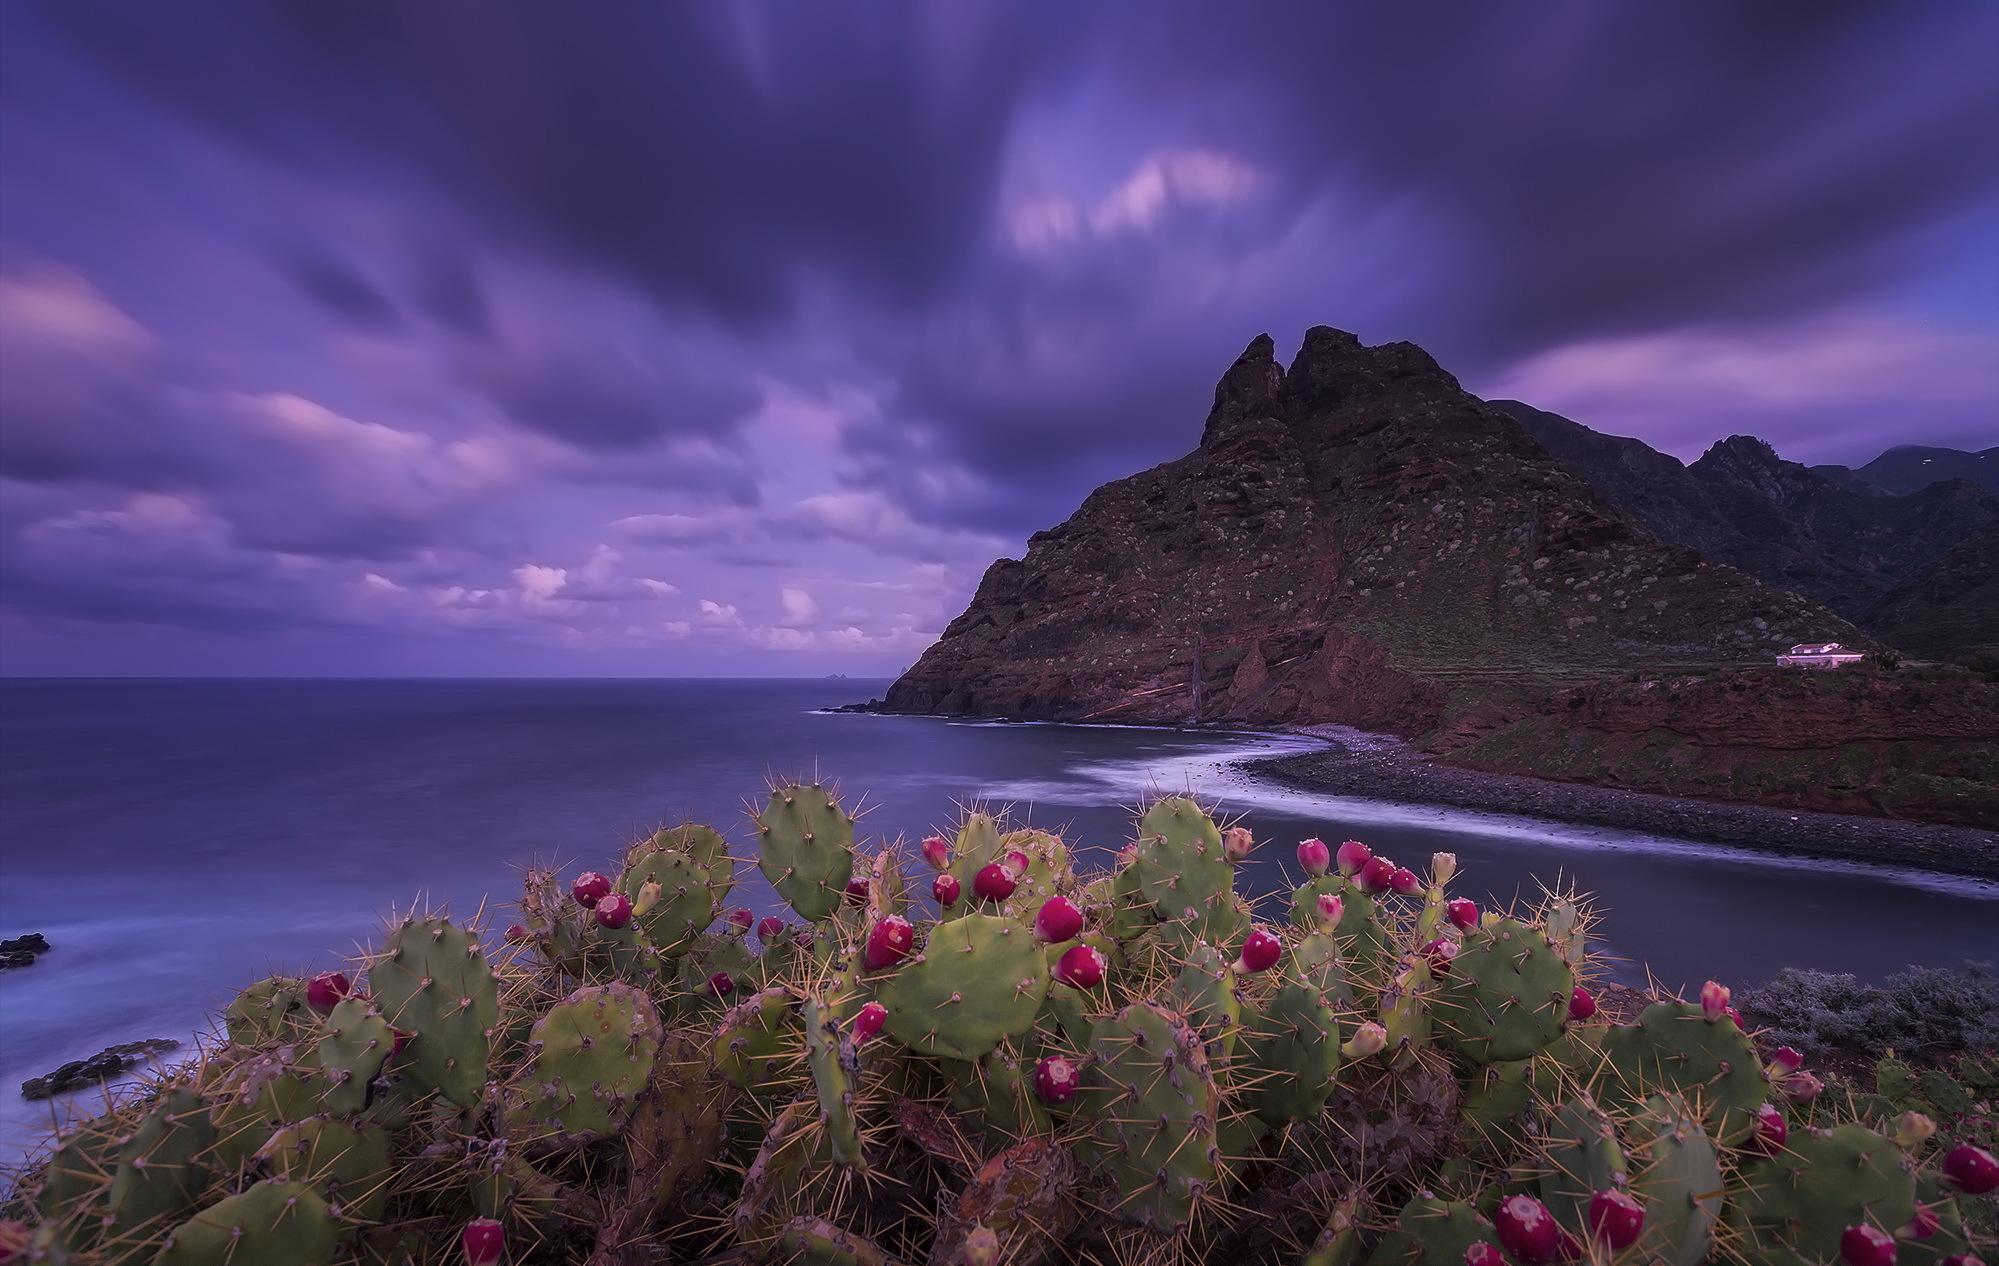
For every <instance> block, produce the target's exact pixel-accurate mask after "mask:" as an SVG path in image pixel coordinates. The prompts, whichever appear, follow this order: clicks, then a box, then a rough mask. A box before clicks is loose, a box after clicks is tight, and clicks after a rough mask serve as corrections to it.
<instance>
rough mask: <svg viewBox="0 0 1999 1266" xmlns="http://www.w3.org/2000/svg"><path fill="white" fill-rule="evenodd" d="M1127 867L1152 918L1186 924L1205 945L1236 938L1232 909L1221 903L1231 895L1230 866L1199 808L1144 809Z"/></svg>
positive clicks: (1184, 804)
mask: <svg viewBox="0 0 1999 1266" xmlns="http://www.w3.org/2000/svg"><path fill="white" fill-rule="evenodd" d="M1131 865H1132V870H1133V872H1134V877H1135V878H1136V879H1137V881H1138V890H1139V893H1140V895H1142V896H1143V897H1144V898H1145V900H1147V901H1149V902H1151V903H1152V912H1153V916H1154V917H1155V918H1158V919H1162V920H1163V919H1175V920H1185V921H1186V922H1188V923H1190V924H1192V925H1193V926H1194V928H1195V929H1196V933H1195V934H1196V935H1197V936H1199V937H1200V938H1201V939H1203V940H1206V941H1207V942H1208V943H1209V944H1215V943H1217V942H1220V941H1224V940H1227V939H1229V938H1230V936H1231V935H1232V934H1233V933H1234V932H1235V930H1236V928H1235V924H1236V923H1237V921H1238V920H1237V918H1236V917H1235V916H1236V911H1235V908H1234V906H1233V905H1232V904H1231V903H1229V902H1227V901H1225V900H1224V897H1225V896H1226V895H1231V894H1232V893H1233V890H1234V884H1235V863H1233V862H1231V861H1230V860H1229V859H1228V855H1227V853H1226V852H1224V851H1223V849H1222V833H1221V831H1220V830H1218V829H1217V828H1216V827H1215V823H1214V820H1213V819H1212V818H1210V817H1209V816H1208V815H1207V814H1206V813H1205V812H1203V811H1202V809H1201V806H1200V805H1198V804H1196V803H1194V802H1193V801H1192V800H1189V799H1188V798H1186V797H1185V796H1172V797H1169V798H1167V799H1164V800H1161V801H1159V802H1158V803H1156V804H1154V805H1153V806H1152V807H1151V808H1149V809H1147V810H1146V811H1145V816H1144V817H1142V818H1140V819H1139V822H1138V842H1137V845H1136V847H1135V848H1134V850H1133V854H1132V863H1131ZM1211 925H1213V926H1211Z"/></svg>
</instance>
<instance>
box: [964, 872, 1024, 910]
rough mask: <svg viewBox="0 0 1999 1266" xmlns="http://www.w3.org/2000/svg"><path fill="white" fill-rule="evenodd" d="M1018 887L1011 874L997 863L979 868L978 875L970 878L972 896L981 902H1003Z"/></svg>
mask: <svg viewBox="0 0 1999 1266" xmlns="http://www.w3.org/2000/svg"><path fill="white" fill-rule="evenodd" d="M1018 887H1020V884H1019V883H1018V882H1016V881H1015V879H1014V877H1013V872H1012V871H1010V870H1008V869H1007V868H1006V867H1004V866H1002V865H1000V864H999V863H998V862H992V863H989V864H988V865H985V866H981V867H980V868H979V873H978V874H976V875H974V876H972V895H973V896H975V897H977V898H978V899H979V900H981V901H1005V900H1006V899H1007V898H1008V897H1011V896H1012V895H1013V890H1014V889H1015V888H1018Z"/></svg>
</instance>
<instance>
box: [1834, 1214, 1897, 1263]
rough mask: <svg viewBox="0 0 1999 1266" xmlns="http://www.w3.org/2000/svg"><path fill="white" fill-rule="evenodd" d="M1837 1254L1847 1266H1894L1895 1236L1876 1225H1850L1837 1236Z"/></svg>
mask: <svg viewBox="0 0 1999 1266" xmlns="http://www.w3.org/2000/svg"><path fill="white" fill-rule="evenodd" d="M1839 1255H1840V1258H1841V1259H1842V1260H1843V1261H1845V1262H1846V1264H1847V1266H1895V1237H1894V1236H1892V1235H1890V1234H1888V1233H1887V1232H1886V1231H1884V1230H1882V1229H1881V1228H1880V1227H1878V1226H1868V1225H1867V1224H1866V1223H1865V1222H1863V1223H1861V1224H1860V1225H1859V1226H1850V1227H1848V1228H1846V1232H1845V1233H1844V1234H1843V1235H1841V1236H1840V1237H1839Z"/></svg>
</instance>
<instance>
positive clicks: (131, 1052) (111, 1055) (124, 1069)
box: [21, 1037, 180, 1099]
mask: <svg viewBox="0 0 1999 1266" xmlns="http://www.w3.org/2000/svg"><path fill="white" fill-rule="evenodd" d="M179 1048H180V1043H179V1042H176V1041H174V1040H173V1039H172V1038H166V1037H155V1038H148V1039H146V1040H145V1041H142V1042H121V1043H119V1044H118V1045H116V1046H107V1047H105V1048H104V1049H103V1050H101V1051H99V1052H97V1054H95V1055H92V1056H91V1057H90V1058H89V1059H76V1060H71V1061H70V1062H69V1063H67V1064H64V1065H63V1066H62V1067H61V1068H58V1069H56V1070H55V1071H54V1072H52V1073H49V1074H47V1075H46V1076H42V1077H30V1078H28V1080H26V1081H24V1082H22V1083H21V1097H22V1098H24V1099H52V1098H54V1097H55V1096H57V1095H60V1094H66V1093H68V1092H69V1091H72V1090H81V1089H83V1088H84V1087H86V1086H94V1085H96V1084H97V1083H99V1082H104V1081H110V1080H111V1079H112V1078H114V1077H119V1076H123V1075H124V1074H126V1073H129V1072H131V1071H132V1070H133V1069H134V1068H137V1067H138V1066H139V1065H141V1064H143V1063H145V1062H147V1061H148V1060H152V1059H156V1058H158V1057H159V1056H161V1055H164V1054H165V1053H167V1052H168V1051H171V1050H178V1049H179Z"/></svg>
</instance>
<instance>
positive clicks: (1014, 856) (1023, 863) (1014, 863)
mask: <svg viewBox="0 0 1999 1266" xmlns="http://www.w3.org/2000/svg"><path fill="white" fill-rule="evenodd" d="M1033 864H1034V859H1033V858H1031V857H1029V856H1028V855H1027V854H1025V853H1023V852H1021V851H1020V850H1019V849H1017V848H1016V849H1014V850H1012V851H1011V852H1009V853H1008V854H1007V855H1006V868H1007V869H1008V870H1010V871H1012V872H1013V877H1014V879H1015V880H1016V881H1017V880H1019V878H1020V877H1021V876H1022V875H1025V874H1026V873H1027V868H1028V867H1029V866H1031V865H1033Z"/></svg>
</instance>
